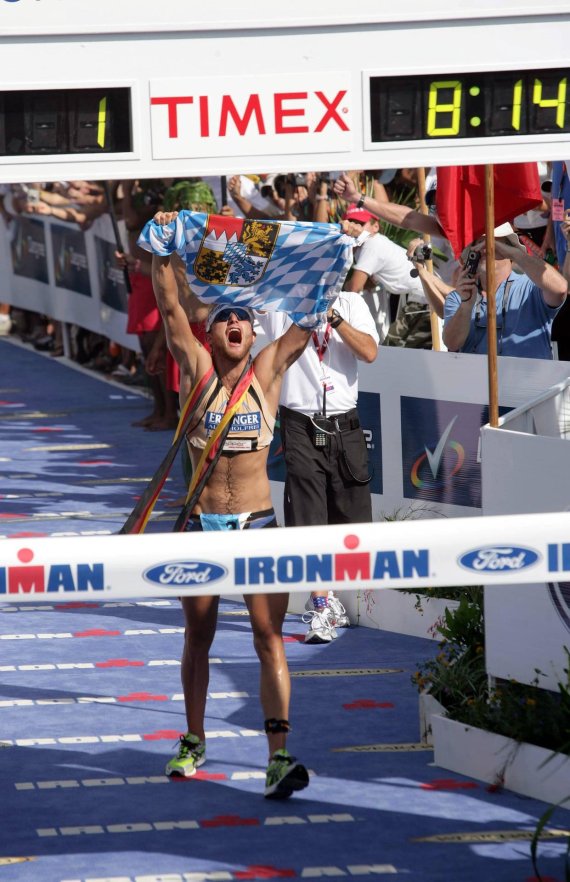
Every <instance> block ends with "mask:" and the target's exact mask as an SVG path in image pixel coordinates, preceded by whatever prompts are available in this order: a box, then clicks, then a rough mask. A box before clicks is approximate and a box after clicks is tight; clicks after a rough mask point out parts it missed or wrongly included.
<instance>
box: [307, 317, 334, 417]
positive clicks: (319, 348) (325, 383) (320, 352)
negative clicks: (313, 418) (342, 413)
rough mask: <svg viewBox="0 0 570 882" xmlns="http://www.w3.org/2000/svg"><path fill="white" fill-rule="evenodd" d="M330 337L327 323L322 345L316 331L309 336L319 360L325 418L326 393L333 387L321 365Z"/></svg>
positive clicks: (330, 333)
mask: <svg viewBox="0 0 570 882" xmlns="http://www.w3.org/2000/svg"><path fill="white" fill-rule="evenodd" d="M331 335H332V328H331V326H330V325H329V324H328V323H327V326H326V329H325V333H324V335H323V342H322V343H321V342H320V341H319V335H318V334H317V332H316V331H313V333H312V335H311V336H312V338H313V345H314V347H315V350H316V353H317V357H318V359H319V364H320V366H321V385H322V387H323V410H322V413H323V416H326V414H327V391H328V392H332V390H333V389H334V386H333V385H332V384H331V382H330V377H327V375H326V369H325V365H324V364H323V359H324V357H325V353H326V351H327V349H328V348H329V340H330V338H331Z"/></svg>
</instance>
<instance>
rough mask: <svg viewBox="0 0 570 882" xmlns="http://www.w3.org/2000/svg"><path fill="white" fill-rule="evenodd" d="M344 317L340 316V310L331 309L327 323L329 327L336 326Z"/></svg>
mask: <svg viewBox="0 0 570 882" xmlns="http://www.w3.org/2000/svg"><path fill="white" fill-rule="evenodd" d="M343 321H344V319H343V317H342V316H341V314H340V312H338V310H336V309H331V318H330V320H329V325H330V326H331V328H338V326H339V325H340V324H341V322H343Z"/></svg>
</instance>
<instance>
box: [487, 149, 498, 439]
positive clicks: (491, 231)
mask: <svg viewBox="0 0 570 882" xmlns="http://www.w3.org/2000/svg"><path fill="white" fill-rule="evenodd" d="M485 224H486V242H485V251H486V259H485V263H486V276H487V281H486V288H487V353H488V354H487V371H488V379H489V424H490V425H491V426H493V427H494V428H496V427H497V426H498V425H499V378H498V371H497V301H496V297H495V291H496V282H495V180H494V168H493V165H492V164H488V165H486V166H485Z"/></svg>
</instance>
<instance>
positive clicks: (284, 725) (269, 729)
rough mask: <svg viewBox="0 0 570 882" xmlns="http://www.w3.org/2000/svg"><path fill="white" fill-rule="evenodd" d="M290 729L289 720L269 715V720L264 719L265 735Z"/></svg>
mask: <svg viewBox="0 0 570 882" xmlns="http://www.w3.org/2000/svg"><path fill="white" fill-rule="evenodd" d="M290 731H291V726H290V725H289V720H276V719H275V717H271V719H270V720H266V721H265V732H266V733H267V735H277V734H278V733H279V732H290Z"/></svg>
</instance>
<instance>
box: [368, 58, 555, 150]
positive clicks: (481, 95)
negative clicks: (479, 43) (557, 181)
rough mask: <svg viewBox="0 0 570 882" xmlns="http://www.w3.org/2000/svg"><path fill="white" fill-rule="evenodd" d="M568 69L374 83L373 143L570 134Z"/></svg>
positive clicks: (377, 79)
mask: <svg viewBox="0 0 570 882" xmlns="http://www.w3.org/2000/svg"><path fill="white" fill-rule="evenodd" d="M569 73H570V71H569V70H568V69H554V70H553V69H549V70H532V71H520V70H519V71H507V72H505V71H499V72H491V71H486V72H485V73H469V74H441V75H438V74H435V75H434V74H430V75H428V76H419V77H418V76H404V77H380V76H372V77H371V78H370V123H371V136H372V142H373V143H374V142H382V141H420V140H421V141H424V140H426V141H430V140H433V139H439V138H452V139H460V138H490V137H498V136H504V135H512V136H513V137H516V136H517V135H544V134H563V133H565V132H570V106H569V104H570V89H568V75H569Z"/></svg>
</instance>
